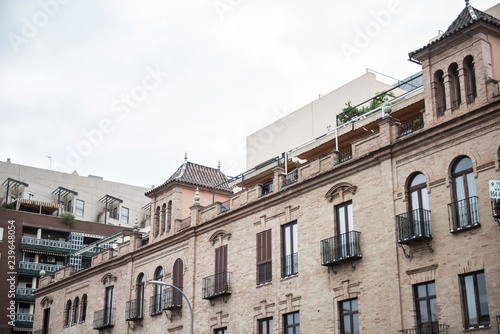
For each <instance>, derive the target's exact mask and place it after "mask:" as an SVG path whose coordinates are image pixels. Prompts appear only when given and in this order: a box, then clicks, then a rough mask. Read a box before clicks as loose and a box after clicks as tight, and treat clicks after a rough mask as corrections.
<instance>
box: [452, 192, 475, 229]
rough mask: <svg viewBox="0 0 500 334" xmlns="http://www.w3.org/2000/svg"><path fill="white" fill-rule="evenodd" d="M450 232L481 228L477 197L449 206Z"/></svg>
mask: <svg viewBox="0 0 500 334" xmlns="http://www.w3.org/2000/svg"><path fill="white" fill-rule="evenodd" d="M448 220H449V225H450V232H457V231H460V230H463V229H467V228H471V227H475V226H479V208H478V205H477V196H473V197H469V198H466V199H463V200H460V201H457V202H453V203H450V204H448Z"/></svg>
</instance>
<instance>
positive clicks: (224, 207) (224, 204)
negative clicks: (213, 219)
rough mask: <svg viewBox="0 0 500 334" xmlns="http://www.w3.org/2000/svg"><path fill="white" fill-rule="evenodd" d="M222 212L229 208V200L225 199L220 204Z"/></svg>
mask: <svg viewBox="0 0 500 334" xmlns="http://www.w3.org/2000/svg"><path fill="white" fill-rule="evenodd" d="M221 210H222V212H226V211H229V210H231V200H227V201H225V202H223V203H222V204H221Z"/></svg>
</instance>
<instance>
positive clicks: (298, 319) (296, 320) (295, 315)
mask: <svg viewBox="0 0 500 334" xmlns="http://www.w3.org/2000/svg"><path fill="white" fill-rule="evenodd" d="M293 317H294V324H300V313H299V312H296V313H294V316H293Z"/></svg>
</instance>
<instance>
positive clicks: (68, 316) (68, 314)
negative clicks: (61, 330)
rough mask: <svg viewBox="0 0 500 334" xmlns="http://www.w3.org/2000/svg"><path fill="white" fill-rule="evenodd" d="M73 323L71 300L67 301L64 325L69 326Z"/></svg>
mask: <svg viewBox="0 0 500 334" xmlns="http://www.w3.org/2000/svg"><path fill="white" fill-rule="evenodd" d="M70 323H71V300H68V302H67V303H66V310H65V314H64V326H65V327H68V326H69V325H70Z"/></svg>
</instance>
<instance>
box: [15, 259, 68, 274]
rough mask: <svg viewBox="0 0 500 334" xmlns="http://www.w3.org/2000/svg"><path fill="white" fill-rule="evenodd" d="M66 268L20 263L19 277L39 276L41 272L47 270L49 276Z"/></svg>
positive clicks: (53, 265) (55, 265)
mask: <svg viewBox="0 0 500 334" xmlns="http://www.w3.org/2000/svg"><path fill="white" fill-rule="evenodd" d="M61 268H64V266H63V265H57V264H46V263H35V262H24V261H20V262H19V271H18V274H19V275H31V276H39V275H40V270H45V272H46V273H47V274H51V273H54V272H56V271H58V270H59V269H61Z"/></svg>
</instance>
